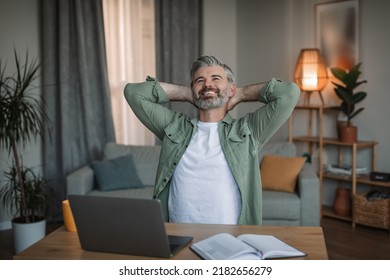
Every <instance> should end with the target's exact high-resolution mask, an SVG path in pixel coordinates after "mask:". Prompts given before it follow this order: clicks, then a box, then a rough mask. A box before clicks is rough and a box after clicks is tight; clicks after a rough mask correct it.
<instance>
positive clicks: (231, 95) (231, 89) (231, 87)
mask: <svg viewBox="0 0 390 280" xmlns="http://www.w3.org/2000/svg"><path fill="white" fill-rule="evenodd" d="M236 89H237V87H236V85H235V84H233V83H232V84H231V85H230V93H229V97H233V96H234V94H235V93H236Z"/></svg>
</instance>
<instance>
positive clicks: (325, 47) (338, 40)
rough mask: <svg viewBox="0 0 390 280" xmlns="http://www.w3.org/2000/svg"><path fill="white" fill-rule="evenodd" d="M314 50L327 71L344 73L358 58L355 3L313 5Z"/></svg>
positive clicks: (356, 10)
mask: <svg viewBox="0 0 390 280" xmlns="http://www.w3.org/2000/svg"><path fill="white" fill-rule="evenodd" d="M315 16H316V28H315V30H316V35H315V38H316V47H317V48H318V49H320V51H321V55H322V57H323V59H324V61H325V64H326V65H327V66H328V67H329V68H333V67H338V68H342V69H345V70H348V69H351V68H352V67H353V66H354V65H356V64H357V63H358V62H359V60H360V58H359V39H360V38H359V0H347V1H337V2H329V3H322V4H317V5H316V6H315Z"/></svg>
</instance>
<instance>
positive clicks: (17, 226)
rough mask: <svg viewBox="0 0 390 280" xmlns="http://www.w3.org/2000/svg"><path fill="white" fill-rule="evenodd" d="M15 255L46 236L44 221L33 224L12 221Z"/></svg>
mask: <svg viewBox="0 0 390 280" xmlns="http://www.w3.org/2000/svg"><path fill="white" fill-rule="evenodd" d="M12 231H13V236H14V249H15V254H19V253H20V252H22V251H23V250H25V249H27V248H28V247H30V246H31V245H32V244H34V243H35V242H37V241H39V240H41V239H42V238H44V237H45V235H46V219H43V220H40V221H38V222H34V223H19V222H18V221H17V219H14V220H12Z"/></svg>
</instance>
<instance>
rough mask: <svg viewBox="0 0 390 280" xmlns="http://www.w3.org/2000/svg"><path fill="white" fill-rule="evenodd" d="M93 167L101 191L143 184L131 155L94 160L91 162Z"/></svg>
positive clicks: (136, 186) (137, 186) (135, 186)
mask: <svg viewBox="0 0 390 280" xmlns="http://www.w3.org/2000/svg"><path fill="white" fill-rule="evenodd" d="M91 167H92V169H93V172H94V174H95V178H96V181H97V184H98V188H99V190H101V191H111V190H117V189H127V188H139V187H142V185H143V184H142V182H141V180H140V179H139V177H138V174H137V170H136V168H135V164H134V161H133V157H132V156H131V155H126V156H121V157H117V158H114V159H110V160H103V161H94V162H92V163H91Z"/></svg>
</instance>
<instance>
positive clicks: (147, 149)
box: [66, 142, 320, 226]
mask: <svg viewBox="0 0 390 280" xmlns="http://www.w3.org/2000/svg"><path fill="white" fill-rule="evenodd" d="M129 154H131V155H132V158H133V161H134V163H135V166H134V167H135V169H136V173H137V175H138V177H139V178H138V179H139V180H138V182H139V183H138V184H140V185H141V186H139V188H126V189H116V190H108V191H101V190H99V189H98V187H97V182H96V178H95V176H94V171H93V169H92V167H91V166H90V165H87V166H84V167H82V168H80V169H78V170H76V171H74V172H72V173H70V174H69V175H68V176H67V178H66V183H67V194H81V195H94V196H105V197H135V198H152V195H153V184H154V179H155V174H156V171H157V164H158V159H159V154H160V146H131V145H120V144H115V143H108V144H107V145H106V146H105V148H104V153H103V155H104V156H103V159H105V160H111V159H115V158H118V157H121V156H125V155H129ZM265 154H276V155H283V156H296V148H295V145H294V144H292V143H288V142H281V143H270V144H267V145H265V146H264V148H263V149H262V151H261V152H260V154H259V159H260V162H261V159H262V157H263V156H264V155H265ZM319 185H320V184H319V179H318V177H317V175H316V173H315V171H314V168H313V167H312V166H311V164H309V163H305V165H304V167H303V168H302V170H301V172H300V174H299V177H298V180H297V187H296V191H295V192H294V193H288V192H279V191H269V190H263V225H301V226H319V224H320V187H319Z"/></svg>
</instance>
